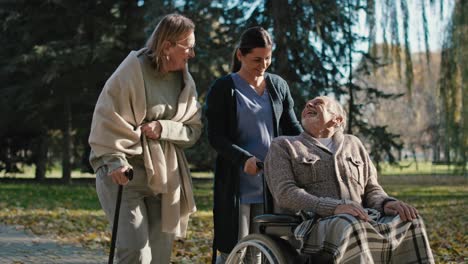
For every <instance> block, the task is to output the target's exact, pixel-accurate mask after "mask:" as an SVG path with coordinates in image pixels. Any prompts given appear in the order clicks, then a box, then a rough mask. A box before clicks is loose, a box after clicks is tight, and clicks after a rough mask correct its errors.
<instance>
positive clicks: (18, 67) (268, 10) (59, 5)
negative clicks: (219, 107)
mask: <svg viewBox="0 0 468 264" xmlns="http://www.w3.org/2000/svg"><path fill="white" fill-rule="evenodd" d="M409 2H410V1H407V0H399V1H372V0H367V1H364V0H336V1H329V0H318V1H304V0H288V1H286V0H265V1H194V0H187V1H170V0H158V1H156V0H155V1H143V0H138V1H137V0H135V1H124V0H120V1H110V0H103V1H72V0H56V1H4V2H2V3H1V4H0V17H1V18H2V27H1V28H0V36H1V38H0V43H1V44H2V45H3V46H2V47H3V49H2V50H0V61H1V62H2V63H1V65H0V80H2V85H1V86H0V95H2V96H1V97H0V103H1V105H0V110H1V113H0V118H1V120H2V122H3V124H5V125H4V126H2V128H1V129H0V136H1V138H0V145H1V146H2V148H1V149H0V170H1V169H3V170H13V168H14V167H15V164H35V165H36V177H37V178H38V179H41V178H43V177H44V175H45V171H46V168H49V167H50V166H51V164H53V163H57V162H58V163H61V164H62V174H63V176H64V178H65V179H66V180H67V181H68V179H69V178H70V172H71V169H73V168H78V167H86V166H85V164H87V158H88V154H89V146H88V144H87V138H88V134H89V126H90V123H91V117H92V112H93V109H94V105H95V103H96V100H97V97H98V95H99V93H100V91H101V89H102V87H103V85H104V82H105V81H106V80H107V78H108V77H109V76H110V74H111V73H112V72H113V71H114V70H115V68H116V67H117V65H118V64H119V63H120V62H121V61H122V59H123V58H124V57H125V56H126V55H127V53H128V52H129V51H130V50H135V49H139V48H141V47H142V46H143V45H144V41H145V39H146V38H147V37H148V36H149V35H150V34H151V32H152V31H153V29H154V26H155V25H156V23H157V22H158V21H159V20H160V18H161V17H162V16H163V15H165V14H168V13H172V12H179V13H183V14H185V15H187V16H188V17H190V18H191V19H192V20H193V21H194V22H195V24H196V27H197V29H196V39H197V49H196V55H197V56H196V58H195V59H194V60H192V61H191V62H190V71H191V72H192V75H193V77H194V79H195V81H196V83H197V89H198V92H199V99H200V102H201V103H202V104H203V103H204V100H205V95H206V92H207V90H208V89H209V87H210V84H211V83H212V81H214V80H215V79H216V78H219V77H220V76H222V75H225V74H227V73H229V72H230V61H231V55H232V53H233V51H234V48H235V46H236V44H237V43H236V41H237V40H238V38H239V36H240V34H241V33H242V31H244V30H245V29H246V28H248V27H250V26H254V25H261V26H263V27H264V28H266V29H267V30H269V32H270V33H271V34H272V36H273V39H274V42H275V46H274V51H273V62H272V66H271V71H272V72H275V73H277V74H279V75H281V76H282V77H283V78H285V79H286V80H287V81H288V83H289V85H290V88H291V92H292V94H293V97H294V99H295V103H296V110H297V111H298V110H300V109H301V108H302V106H303V105H304V103H305V102H306V100H308V99H310V98H312V97H314V96H316V95H319V94H334V95H335V96H336V97H337V98H338V99H339V100H340V101H342V102H344V103H346V104H347V110H348V119H349V127H348V132H352V133H355V134H359V135H360V136H362V137H364V138H365V139H366V140H365V141H366V142H368V143H369V144H368V145H369V147H370V149H371V155H372V156H373V158H374V160H376V161H377V163H378V162H380V161H382V160H384V159H387V160H390V161H395V160H397V158H395V157H394V151H395V150H398V149H399V148H401V146H402V141H401V140H400V139H399V137H398V133H395V132H394V131H392V130H389V124H376V123H372V122H370V120H369V119H368V118H367V117H366V114H367V113H372V111H375V109H377V107H376V106H378V105H379V104H381V103H382V102H384V101H385V100H387V101H388V100H394V99H395V98H405V99H407V101H408V104H409V105H411V104H412V103H414V101H413V99H416V97H415V95H414V91H415V90H417V89H422V88H421V87H419V88H418V87H416V86H415V82H414V79H415V78H417V76H416V75H415V74H414V62H413V60H414V55H413V54H412V51H411V49H410V45H409V36H410V34H411V33H410V31H409V21H410V20H409V18H410V16H415V15H416V16H420V17H421V20H422V23H421V25H420V26H421V27H422V28H423V32H424V36H423V38H422V39H421V42H422V44H423V45H424V46H425V47H426V49H427V50H429V49H428V48H429V36H428V33H427V32H428V19H429V18H431V17H430V16H428V13H427V10H428V9H430V8H434V6H437V7H438V8H440V9H444V8H447V6H446V1H444V0H431V1H429V0H427V1H426V0H421V1H420V3H419V6H420V7H421V8H420V10H417V11H415V10H410V7H409V6H408V3H409ZM454 5H455V8H454V10H455V12H454V15H453V16H451V21H452V23H451V24H450V26H449V29H448V30H447V35H446V36H445V41H446V42H445V45H444V50H443V53H442V59H441V61H442V63H441V67H440V78H441V79H440V81H439V84H440V88H439V91H440V94H441V95H443V96H442V100H441V101H440V102H438V103H437V104H438V107H439V108H438V109H440V124H442V127H443V129H442V130H441V133H443V134H446V135H447V137H446V142H445V143H444V148H445V150H444V152H445V153H446V154H445V156H446V157H448V155H449V154H450V157H451V160H457V161H462V162H466V149H467V148H466V144H467V133H466V130H467V129H466V125H465V124H466V116H468V115H467V114H466V110H465V109H466V107H465V104H466V95H464V94H466V93H463V89H465V86H466V85H465V84H464V83H465V79H466V66H465V64H466V63H465V61H464V60H465V58H466V41H465V40H466V37H465V35H466V34H464V33H466V27H467V26H466V18H464V17H463V15H462V14H463V11H466V4H465V3H464V1H461V0H455V2H454ZM410 11H412V12H410ZM465 13H466V12H465ZM379 14H380V16H379ZM362 18H364V21H365V23H364V24H365V25H364V26H365V28H366V30H358V28H360V27H361V26H362V23H361V22H360V21H363V19H362ZM432 19H437V18H432ZM399 24H401V25H402V26H399ZM377 25H382V28H383V29H380V30H381V31H382V34H383V43H382V44H381V45H380V47H381V48H380V49H379V50H378V49H377V48H378V47H379V45H376V41H377V38H376V35H377V33H378V30H377V28H378V27H377ZM365 43H367V45H363V44H365ZM425 57H426V61H427V62H428V63H430V62H431V61H433V59H431V54H429V53H428V52H427V53H426V54H425ZM390 64H392V65H395V67H396V70H395V71H394V72H395V73H396V76H397V78H399V79H400V80H401V81H402V82H403V83H404V86H405V87H406V90H403V91H400V90H399V91H391V90H386V89H385V87H381V86H380V84H379V83H372V82H369V81H368V80H369V76H372V75H374V74H376V72H377V71H378V69H379V67H381V66H385V65H390ZM415 76H416V77H415ZM402 93H404V97H402ZM432 126H433V127H437V125H434V124H432ZM187 153H188V158H189V160H190V161H191V163H192V164H193V165H194V168H198V169H203V170H206V169H210V168H211V166H212V164H214V160H213V159H214V152H213V150H212V149H211V148H210V147H209V145H208V143H207V140H206V136H205V135H203V136H202V138H201V140H200V141H199V144H197V145H196V146H194V147H193V148H191V149H188V150H187ZM200 153H203V155H200ZM88 169H89V168H88Z"/></svg>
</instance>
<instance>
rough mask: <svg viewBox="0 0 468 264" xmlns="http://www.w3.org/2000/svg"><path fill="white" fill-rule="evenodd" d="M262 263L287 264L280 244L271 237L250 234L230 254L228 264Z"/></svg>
mask: <svg viewBox="0 0 468 264" xmlns="http://www.w3.org/2000/svg"><path fill="white" fill-rule="evenodd" d="M240 263H242V264H243V263H253V264H257V263H261V264H266V263H268V264H286V263H288V262H287V259H286V258H285V256H284V254H283V252H282V250H281V248H280V244H279V243H278V242H276V241H275V240H274V239H272V238H271V237H269V236H266V235H262V234H250V235H248V236H246V237H244V238H243V239H242V240H241V241H239V243H237V245H236V246H235V247H234V249H233V250H232V251H231V253H230V254H229V256H228V258H227V260H226V264H240Z"/></svg>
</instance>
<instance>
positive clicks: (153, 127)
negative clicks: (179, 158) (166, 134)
mask: <svg viewBox="0 0 468 264" xmlns="http://www.w3.org/2000/svg"><path fill="white" fill-rule="evenodd" d="M161 132H162V126H161V123H159V122H158V121H151V122H149V123H146V124H143V125H141V133H143V134H144V135H145V136H146V137H147V138H149V139H160V138H161Z"/></svg>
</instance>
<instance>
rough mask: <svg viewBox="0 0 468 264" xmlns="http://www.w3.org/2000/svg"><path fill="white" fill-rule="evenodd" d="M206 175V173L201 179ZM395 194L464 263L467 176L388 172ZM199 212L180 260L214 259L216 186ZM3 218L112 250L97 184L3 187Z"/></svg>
mask: <svg viewBox="0 0 468 264" xmlns="http://www.w3.org/2000/svg"><path fill="white" fill-rule="evenodd" d="M201 178H203V177H201ZM380 181H381V182H382V185H383V186H384V188H385V190H386V191H387V192H388V193H389V195H392V196H395V197H397V198H398V199H401V200H403V201H406V202H408V203H410V204H412V205H414V206H415V207H416V208H418V210H419V212H420V214H421V215H422V217H423V218H424V220H425V223H426V227H427V231H428V234H429V238H430V243H431V247H432V249H433V252H434V255H435V257H436V263H464V262H466V259H465V258H466V256H468V251H467V248H468V230H467V226H468V214H467V213H466V212H467V206H466V204H467V202H468V179H467V178H465V177H463V176H453V175H450V176H440V175H435V176H429V175H426V176H382V177H380ZM194 186H195V189H194V192H195V200H196V202H197V208H198V211H197V212H196V213H195V214H194V215H192V217H191V219H190V223H189V230H188V232H187V237H186V239H184V240H180V241H176V243H175V244H174V249H173V254H172V260H173V261H174V263H209V262H210V258H211V239H212V236H213V222H212V211H211V208H212V204H213V201H212V197H213V196H212V195H213V194H212V187H213V181H212V180H211V179H210V178H209V177H208V179H206V178H205V179H202V180H194ZM0 222H3V223H6V224H15V225H23V226H25V227H26V228H27V229H30V230H32V231H33V232H34V233H36V234H46V235H51V236H54V237H55V238H56V239H58V240H60V241H62V242H64V243H67V242H70V243H80V244H82V245H84V246H85V247H89V248H97V249H100V250H103V251H108V249H109V244H110V229H109V223H108V221H107V218H106V217H105V215H104V213H103V211H102V210H101V207H100V205H99V201H98V199H97V195H96V191H95V188H94V185H93V184H90V185H46V184H10V183H2V184H1V185H0Z"/></svg>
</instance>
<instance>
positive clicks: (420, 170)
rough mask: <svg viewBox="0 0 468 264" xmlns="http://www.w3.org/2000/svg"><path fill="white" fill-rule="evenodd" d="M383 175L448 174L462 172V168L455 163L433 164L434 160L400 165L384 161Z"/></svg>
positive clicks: (404, 162)
mask: <svg viewBox="0 0 468 264" xmlns="http://www.w3.org/2000/svg"><path fill="white" fill-rule="evenodd" d="M381 168H382V173H381V174H382V175H421V174H427V175H448V174H460V173H461V168H460V167H457V166H455V165H453V164H452V165H440V164H437V165H435V164H432V162H427V161H424V162H418V163H417V164H416V163H415V162H413V161H401V162H400V163H399V164H398V165H391V164H389V163H382V164H381ZM466 170H468V165H467V167H466Z"/></svg>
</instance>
